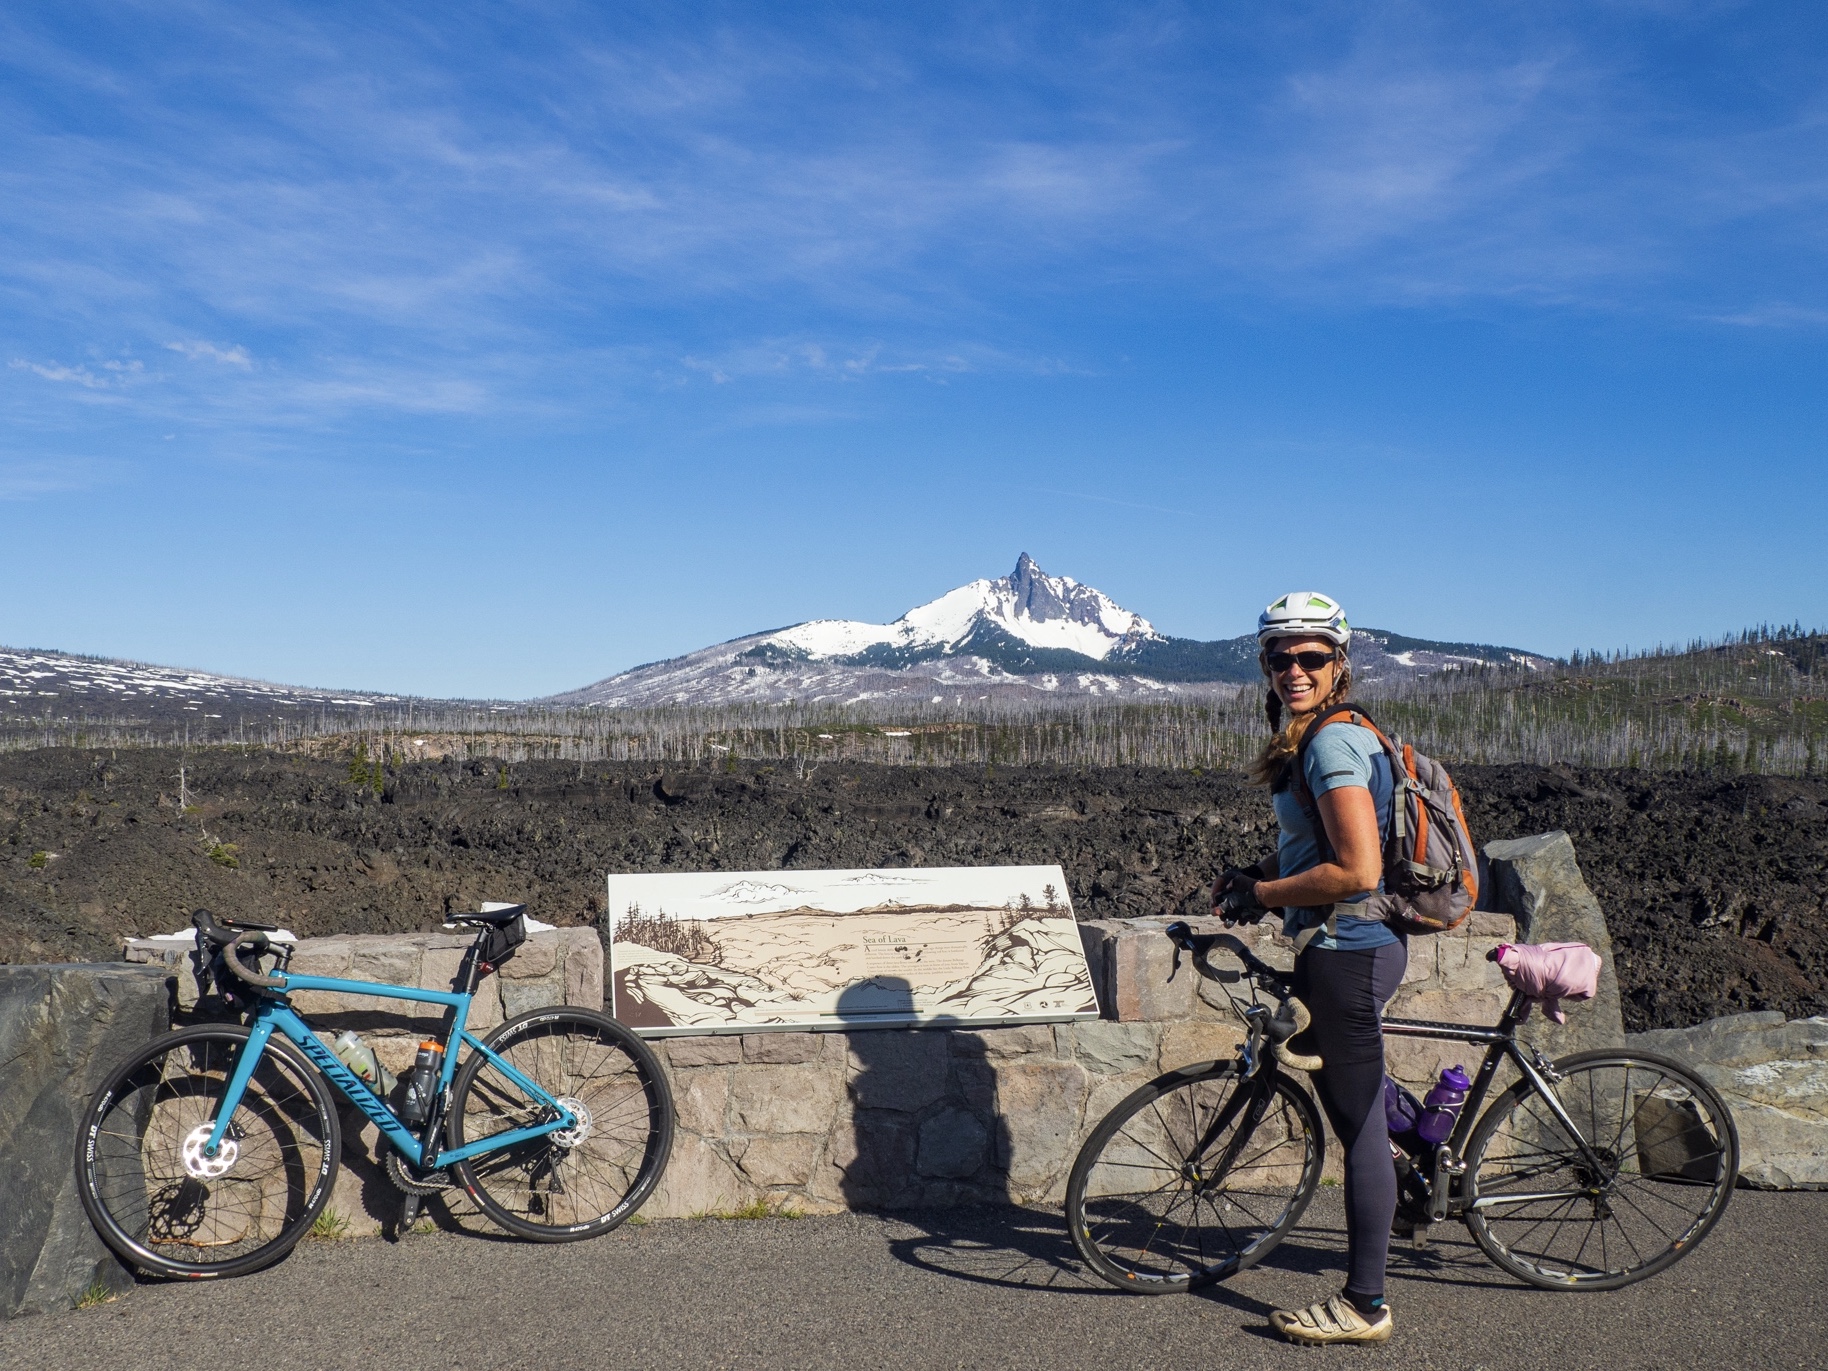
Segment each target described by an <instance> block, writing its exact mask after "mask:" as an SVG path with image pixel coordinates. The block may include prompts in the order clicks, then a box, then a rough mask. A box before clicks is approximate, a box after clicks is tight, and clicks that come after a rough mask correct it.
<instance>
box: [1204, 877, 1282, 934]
mask: <svg viewBox="0 0 1828 1371" xmlns="http://www.w3.org/2000/svg"><path fill="white" fill-rule="evenodd" d="M1259 879H1261V878H1260V877H1259V876H1258V875H1257V873H1256V872H1254V871H1250V870H1245V869H1240V868H1238V867H1235V866H1234V867H1227V868H1226V869H1225V870H1224V871H1223V872H1221V873H1220V875H1219V878H1218V879H1217V880H1216V881H1214V882H1213V883H1212V912H1213V913H1214V914H1217V915H1218V916H1219V917H1220V918H1221V919H1223V920H1225V922H1226V923H1228V924H1254V923H1257V922H1259V921H1260V920H1261V919H1262V918H1263V916H1264V915H1265V914H1267V913H1269V910H1267V909H1265V908H1264V907H1263V902H1262V901H1260V900H1259V899H1258V898H1257V882H1258V880H1259Z"/></svg>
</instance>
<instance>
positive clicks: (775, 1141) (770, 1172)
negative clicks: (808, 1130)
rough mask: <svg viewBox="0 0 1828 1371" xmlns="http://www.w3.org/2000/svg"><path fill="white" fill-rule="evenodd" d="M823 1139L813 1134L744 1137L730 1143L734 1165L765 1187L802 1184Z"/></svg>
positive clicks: (815, 1158)
mask: <svg viewBox="0 0 1828 1371" xmlns="http://www.w3.org/2000/svg"><path fill="white" fill-rule="evenodd" d="M824 1148H825V1139H824V1138H823V1137H819V1136H815V1135H813V1134H805V1133H802V1134H796V1135H793V1136H790V1137H763V1138H745V1139H742V1140H740V1141H737V1142H733V1143H732V1144H731V1145H730V1155H731V1157H732V1158H733V1159H734V1160H735V1162H736V1165H737V1168H738V1169H739V1170H740V1171H741V1172H742V1173H743V1175H745V1176H747V1177H748V1178H749V1179H750V1180H751V1181H753V1182H755V1184H757V1185H759V1186H764V1187H780V1186H803V1185H805V1184H806V1183H807V1182H808V1181H810V1180H811V1179H812V1169H813V1166H814V1165H815V1164H816V1163H817V1162H818V1159H819V1154H820V1153H821V1152H822V1151H824Z"/></svg>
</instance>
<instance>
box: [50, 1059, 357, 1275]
mask: <svg viewBox="0 0 1828 1371" xmlns="http://www.w3.org/2000/svg"><path fill="white" fill-rule="evenodd" d="M247 1040H248V1030H247V1029H246V1028H242V1027H239V1026H236V1025H227V1024H225V1025H215V1026H206V1027H201V1028H190V1029H185V1030H183V1031H181V1032H178V1033H173V1034H171V1035H170V1036H168V1037H165V1038H161V1039H158V1040H157V1041H155V1042H153V1043H150V1044H148V1045H147V1046H146V1047H144V1048H142V1049H141V1050H140V1051H139V1052H137V1053H135V1054H134V1055H133V1056H132V1057H130V1058H129V1059H128V1060H127V1061H126V1062H125V1063H123V1064H122V1065H121V1066H120V1067H119V1068H118V1069H117V1070H116V1071H115V1072H114V1074H113V1075H112V1076H110V1077H109V1078H108V1080H107V1082H106V1083H105V1084H104V1085H103V1086H102V1088H101V1089H100V1090H99V1091H97V1092H96V1094H95V1097H94V1099H93V1100H91V1101H90V1103H89V1108H88V1111H87V1113H86V1114H85V1115H84V1116H83V1121H82V1128H81V1131H80V1132H79V1134H78V1136H77V1140H76V1176H77V1193H78V1195H80V1196H81V1198H82V1204H83V1208H84V1209H85V1210H87V1211H88V1215H89V1220H90V1222H92V1223H93V1224H94V1225H95V1228H96V1231H97V1232H98V1233H100V1234H101V1236H102V1238H103V1239H104V1240H105V1241H106V1242H107V1244H108V1245H109V1246H110V1247H112V1248H113V1249H114V1250H115V1251H116V1252H118V1253H119V1254H120V1256H121V1258H122V1259H123V1260H124V1261H126V1262H127V1263H128V1264H130V1265H132V1266H136V1267H138V1268H140V1269H141V1270H142V1271H146V1272H148V1273H150V1274H153V1275H159V1276H189V1277H192V1278H195V1277H199V1276H240V1275H245V1274H246V1273H247V1272H250V1271H257V1270H259V1269H260V1268H261V1267H263V1266H266V1265H268V1264H269V1263H271V1262H274V1261H277V1260H278V1259H279V1258H280V1257H282V1256H284V1255H285V1254H286V1253H287V1252H289V1251H290V1250H291V1249H292V1247H293V1245H294V1244H295V1243H297V1242H298V1240H299V1239H300V1238H302V1237H303V1236H304V1235H305V1233H306V1231H307V1230H308V1229H309V1228H310V1227H311V1224H312V1222H313V1221H314V1220H315V1219H316V1218H317V1216H318V1213H319V1211H321V1210H322V1209H323V1207H324V1205H325V1203H326V1202H327V1201H328V1200H329V1198H330V1187H331V1183H332V1182H333V1181H334V1180H335V1177H336V1167H337V1161H338V1159H339V1157H340V1155H341V1151H342V1134H341V1130H340V1128H339V1127H338V1125H337V1118H336V1110H335V1108H334V1107H333V1105H332V1101H331V1096H330V1089H329V1086H328V1085H326V1084H325V1082H324V1079H323V1077H322V1076H320V1075H319V1074H318V1073H317V1071H316V1070H314V1069H313V1068H312V1066H311V1065H310V1064H309V1063H308V1062H306V1061H305V1059H304V1057H303V1056H302V1055H301V1054H300V1053H299V1052H298V1051H297V1049H295V1048H294V1047H293V1046H292V1045H291V1044H290V1043H288V1042H286V1041H285V1040H283V1039H281V1038H277V1037H275V1038H272V1039H270V1040H269V1041H268V1043H267V1048H266V1051H265V1052H264V1053H263V1054H262V1055H261V1058H260V1065H259V1066H258V1067H256V1068H255V1070H254V1075H253V1077H252V1079H250V1080H249V1082H248V1086H247V1090H246V1091H245V1092H244V1093H243V1095H242V1097H241V1103H240V1104H239V1105H238V1106H237V1107H236V1109H235V1114H234V1117H233V1118H232V1119H230V1121H229V1127H228V1131H227V1133H226V1134H225V1135H224V1138H223V1143H222V1147H221V1149H220V1151H219V1152H218V1153H217V1155H216V1156H214V1157H209V1156H206V1155H205V1154H204V1152H203V1150H202V1149H203V1144H204V1143H205V1142H207V1140H208V1138H209V1134H210V1130H211V1127H212V1125H213V1124H214V1122H215V1120H216V1117H217V1115H218V1113H219V1112H220V1109H221V1105H222V1100H223V1096H224V1095H225V1094H226V1093H227V1090H228V1082H229V1077H230V1075H231V1074H232V1073H233V1071H234V1069H235V1063H236V1061H237V1060H238V1059H239V1058H240V1055H241V1050H242V1048H243V1047H245V1046H246V1044H247Z"/></svg>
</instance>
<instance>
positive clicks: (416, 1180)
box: [381, 1147, 456, 1195]
mask: <svg viewBox="0 0 1828 1371" xmlns="http://www.w3.org/2000/svg"><path fill="white" fill-rule="evenodd" d="M381 1169H382V1170H383V1171H385V1172H386V1173H387V1179H388V1182H389V1183H390V1184H391V1185H392V1186H393V1188H394V1189H395V1190H398V1191H399V1192H400V1193H401V1194H402V1195H442V1194H443V1193H444V1192H445V1191H447V1190H449V1189H450V1188H451V1187H452V1186H453V1185H455V1184H456V1182H455V1181H453V1180H452V1179H451V1173H450V1172H449V1171H421V1170H420V1169H419V1168H418V1167H416V1166H414V1165H413V1164H412V1163H411V1162H409V1161H407V1160H406V1158H405V1157H402V1156H401V1155H400V1154H399V1153H398V1152H396V1151H394V1150H393V1149H392V1148H391V1147H390V1148H388V1149H387V1155H386V1156H385V1157H384V1158H382V1160H381Z"/></svg>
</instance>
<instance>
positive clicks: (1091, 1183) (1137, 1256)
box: [1066, 1062, 1326, 1295]
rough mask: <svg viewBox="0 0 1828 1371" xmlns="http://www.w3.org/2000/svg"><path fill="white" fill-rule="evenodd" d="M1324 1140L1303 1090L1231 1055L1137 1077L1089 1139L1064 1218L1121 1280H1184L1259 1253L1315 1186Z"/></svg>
mask: <svg viewBox="0 0 1828 1371" xmlns="http://www.w3.org/2000/svg"><path fill="white" fill-rule="evenodd" d="M1325 1149H1326V1143H1325V1138H1324V1135H1323V1134H1322V1133H1321V1131H1320V1116H1319V1114H1318V1113H1317V1112H1316V1111H1315V1108H1314V1103H1313V1101H1312V1100H1311V1099H1309V1098H1308V1095H1307V1092H1306V1091H1304V1090H1302V1089H1301V1088H1300V1087H1299V1086H1297V1085H1296V1084H1295V1083H1294V1082H1293V1081H1291V1080H1289V1079H1288V1078H1287V1077H1285V1076H1280V1075H1278V1076H1276V1077H1274V1078H1273V1080H1271V1081H1269V1082H1264V1081H1262V1080H1260V1079H1258V1078H1253V1079H1251V1080H1248V1081H1241V1080H1239V1079H1238V1074H1237V1067H1236V1065H1235V1064H1234V1063H1232V1062H1207V1063H1202V1064H1201V1065H1198V1066H1190V1067H1183V1068H1182V1069H1181V1070H1179V1071H1171V1072H1169V1073H1168V1074H1167V1075H1165V1076H1161V1077H1158V1078H1157V1079H1156V1080H1153V1081H1151V1082H1150V1083H1149V1084H1148V1085H1145V1086H1142V1087H1140V1088H1139V1089H1137V1090H1136V1091H1134V1092H1133V1093H1132V1094H1130V1095H1129V1096H1128V1097H1127V1098H1125V1099H1124V1100H1123V1101H1122V1102H1121V1103H1120V1104H1119V1105H1118V1106H1117V1107H1116V1108H1115V1109H1113V1110H1112V1111H1111V1112H1110V1113H1109V1114H1108V1115H1106V1116H1105V1118H1104V1121H1103V1122H1102V1123H1100V1124H1099V1125H1098V1127H1097V1128H1096V1129H1094V1130H1093V1132H1092V1135H1091V1136H1090V1137H1089V1138H1087V1139H1086V1141H1085V1146H1084V1147H1082V1148H1081V1149H1080V1150H1079V1157H1078V1159H1077V1160H1076V1161H1075V1162H1074V1163H1073V1170H1072V1174H1071V1176H1070V1177H1069V1178H1068V1180H1067V1186H1066V1218H1067V1224H1068V1226H1069V1228H1070V1229H1071V1230H1072V1234H1073V1244H1074V1246H1076V1247H1077V1248H1078V1249H1079V1255H1080V1256H1082V1257H1084V1258H1085V1262H1086V1265H1087V1266H1089V1267H1091V1268H1092V1270H1093V1271H1095V1272H1097V1273H1098V1275H1099V1276H1101V1277H1103V1278H1104V1279H1105V1280H1106V1281H1109V1282H1110V1283H1111V1284H1112V1285H1114V1286H1116V1287H1117V1288H1118V1289H1120V1290H1128V1291H1132V1292H1135V1293H1137V1294H1147V1295H1165V1294H1170V1293H1172V1292H1175V1291H1180V1290H1190V1289H1194V1288H1197V1287H1199V1286H1202V1285H1209V1284H1211V1283H1212V1282H1214V1281H1219V1280H1224V1279H1225V1278H1226V1277H1228V1276H1231V1275H1233V1274H1235V1273H1236V1272H1239V1271H1242V1270H1244V1269H1245V1268H1246V1267H1248V1266H1251V1265H1253V1264H1255V1263H1256V1262H1257V1261H1259V1260H1261V1259H1262V1258H1263V1257H1264V1256H1265V1255H1266V1254H1267V1253H1268V1252H1269V1251H1270V1249H1271V1248H1273V1247H1274V1246H1275V1245H1276V1244H1277V1243H1279V1242H1281V1241H1282V1239H1283V1238H1284V1237H1285V1236H1286V1235H1287V1234H1288V1231H1289V1230H1290V1229H1291V1228H1293V1227H1294V1226H1295V1223H1296V1221H1297V1220H1299V1219H1300V1218H1301V1214H1302V1211H1303V1210H1305V1209H1306V1208H1307V1207H1308V1201H1309V1200H1311V1199H1313V1198H1314V1192H1315V1190H1317V1189H1318V1188H1319V1186H1320V1167H1321V1162H1322V1159H1323V1157H1324V1155H1325Z"/></svg>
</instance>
